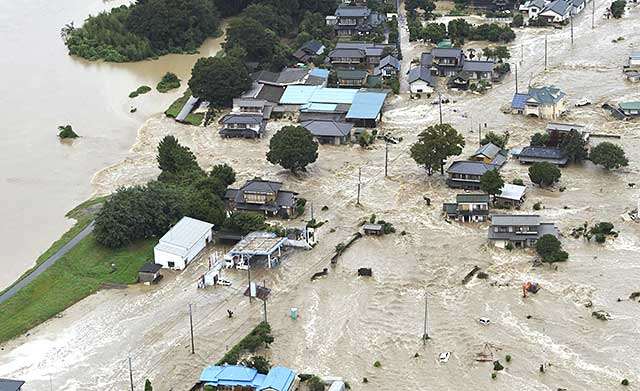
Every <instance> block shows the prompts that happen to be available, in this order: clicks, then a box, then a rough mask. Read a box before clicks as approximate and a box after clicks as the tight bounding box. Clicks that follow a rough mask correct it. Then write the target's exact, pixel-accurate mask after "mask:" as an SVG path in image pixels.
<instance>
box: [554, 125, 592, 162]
mask: <svg viewBox="0 0 640 391" xmlns="http://www.w3.org/2000/svg"><path fill="white" fill-rule="evenodd" d="M560 149H562V151H563V152H564V153H565V155H566V156H567V158H568V159H569V162H571V163H580V162H582V161H583V160H584V159H586V158H587V155H588V154H587V140H585V138H584V137H583V136H582V134H581V133H580V132H578V131H577V130H575V129H572V130H571V131H570V132H569V133H568V134H566V135H565V137H564V139H563V140H562V143H561V144H560Z"/></svg>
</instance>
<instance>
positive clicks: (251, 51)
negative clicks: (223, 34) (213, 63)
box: [224, 17, 277, 62]
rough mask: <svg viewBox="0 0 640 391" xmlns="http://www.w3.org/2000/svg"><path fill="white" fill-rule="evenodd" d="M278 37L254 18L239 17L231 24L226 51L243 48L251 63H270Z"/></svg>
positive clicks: (225, 44)
mask: <svg viewBox="0 0 640 391" xmlns="http://www.w3.org/2000/svg"><path fill="white" fill-rule="evenodd" d="M276 41H277V39H276V35H275V33H274V32H273V31H271V30H268V29H265V28H264V26H263V25H262V24H261V23H260V22H258V21H257V20H255V19H253V18H248V17H238V18H234V19H233V20H232V21H231V22H229V26H228V27H227V40H226V41H225V43H224V48H225V50H228V49H231V48H233V47H235V46H240V47H242V48H243V49H244V50H245V51H246V53H247V59H249V60H251V61H260V62H269V61H271V57H273V53H274V51H275V48H276Z"/></svg>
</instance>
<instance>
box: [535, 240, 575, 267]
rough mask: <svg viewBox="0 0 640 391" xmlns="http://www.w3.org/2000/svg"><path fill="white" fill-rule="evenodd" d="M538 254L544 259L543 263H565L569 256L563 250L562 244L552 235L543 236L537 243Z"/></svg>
mask: <svg viewBox="0 0 640 391" xmlns="http://www.w3.org/2000/svg"><path fill="white" fill-rule="evenodd" d="M536 252H537V253H538V255H540V257H542V261H543V262H549V263H552V262H564V261H566V260H567V259H568V258H569V254H568V253H567V252H566V251H563V250H562V244H561V243H560V241H559V240H558V238H556V237H555V236H553V235H551V234H546V235H542V236H541V237H540V239H538V240H537V241H536Z"/></svg>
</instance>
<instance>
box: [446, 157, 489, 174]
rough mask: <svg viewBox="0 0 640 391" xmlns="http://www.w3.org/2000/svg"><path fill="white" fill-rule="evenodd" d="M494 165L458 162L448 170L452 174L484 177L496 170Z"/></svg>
mask: <svg viewBox="0 0 640 391" xmlns="http://www.w3.org/2000/svg"><path fill="white" fill-rule="evenodd" d="M496 168H497V167H496V166H494V165H493V164H486V163H483V162H478V161H470V160H458V161H455V162H453V163H451V165H450V166H449V168H447V172H448V173H450V174H466V175H482V174H484V173H485V172H487V171H491V170H493V169H496Z"/></svg>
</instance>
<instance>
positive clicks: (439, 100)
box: [438, 92, 442, 125]
mask: <svg viewBox="0 0 640 391" xmlns="http://www.w3.org/2000/svg"><path fill="white" fill-rule="evenodd" d="M438 109H439V110H440V125H442V95H440V92H438Z"/></svg>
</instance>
